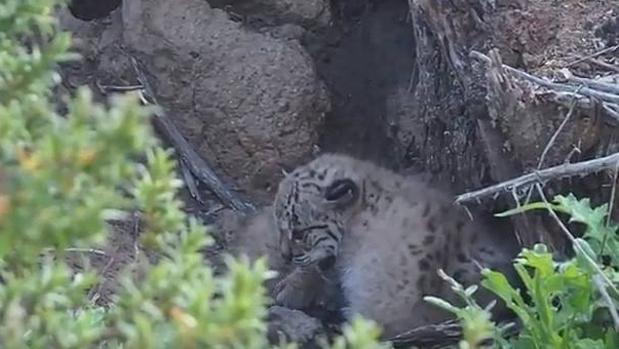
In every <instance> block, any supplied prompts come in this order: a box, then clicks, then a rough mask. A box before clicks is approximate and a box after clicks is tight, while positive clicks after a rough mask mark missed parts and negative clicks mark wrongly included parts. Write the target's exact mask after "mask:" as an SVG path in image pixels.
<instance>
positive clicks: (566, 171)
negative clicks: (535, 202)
mask: <svg viewBox="0 0 619 349" xmlns="http://www.w3.org/2000/svg"><path fill="white" fill-rule="evenodd" d="M617 161H619V152H618V153H614V154H611V155H608V156H605V157H602V158H598V159H593V160H588V161H581V162H575V163H570V164H562V165H558V166H554V167H550V168H546V169H543V170H540V171H535V172H533V173H529V174H526V175H524V176H520V177H517V178H514V179H510V180H508V181H505V182H502V183H498V184H495V185H492V186H489V187H486V188H484V189H480V190H476V191H473V192H468V193H464V194H461V195H458V196H457V197H456V202H457V203H463V202H467V201H472V200H479V199H481V198H484V197H488V196H492V195H495V194H498V193H501V192H503V191H508V192H509V191H511V190H513V189H514V188H518V187H523V186H528V185H530V184H533V183H536V182H538V183H544V182H546V181H549V180H553V179H558V178H565V177H573V176H585V175H588V174H590V173H594V172H599V171H602V170H607V169H610V168H614V166H615V164H616V163H617Z"/></svg>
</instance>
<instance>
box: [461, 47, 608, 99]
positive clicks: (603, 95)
mask: <svg viewBox="0 0 619 349" xmlns="http://www.w3.org/2000/svg"><path fill="white" fill-rule="evenodd" d="M470 55H471V57H473V58H475V59H478V60H480V61H482V62H485V63H487V64H490V63H491V62H492V60H491V59H490V57H488V56H486V55H484V54H483V53H481V52H477V51H471V53H470ZM502 66H503V68H504V69H506V70H508V71H510V72H512V73H514V74H515V75H517V76H519V77H521V78H523V79H525V80H529V81H532V82H534V83H536V84H538V85H540V86H544V87H546V88H550V89H553V90H557V91H563V92H571V93H576V92H577V90H578V89H579V87H576V86H571V85H564V84H559V83H556V82H552V81H550V80H547V79H543V78H540V77H537V76H534V75H531V74H529V73H525V72H523V71H522V70H518V69H516V68H512V67H510V66H508V65H505V64H503V65H502ZM579 93H580V94H582V95H585V96H588V97H594V98H597V99H599V100H601V101H604V102H610V103H613V104H619V95H617V94H613V93H607V92H600V91H597V90H594V89H592V88H589V87H580V91H579Z"/></svg>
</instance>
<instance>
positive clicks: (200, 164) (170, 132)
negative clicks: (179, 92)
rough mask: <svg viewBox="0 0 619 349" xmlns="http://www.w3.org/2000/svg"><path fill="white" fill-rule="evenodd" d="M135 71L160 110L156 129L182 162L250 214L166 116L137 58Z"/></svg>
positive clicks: (246, 205)
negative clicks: (172, 147)
mask: <svg viewBox="0 0 619 349" xmlns="http://www.w3.org/2000/svg"><path fill="white" fill-rule="evenodd" d="M131 62H132V64H133V69H134V70H135V72H136V74H137V76H138V80H139V82H140V83H141V84H142V85H143V86H144V89H143V90H142V95H143V97H144V99H145V100H146V102H148V103H150V104H154V105H156V106H157V107H158V108H157V110H156V111H155V118H154V121H155V127H156V128H157V129H159V131H160V132H162V133H163V134H164V135H165V136H166V137H167V138H168V140H169V141H170V143H172V145H173V146H174V148H175V149H176V151H177V152H178V153H179V155H180V157H181V162H182V163H184V164H186V165H187V168H188V169H189V170H190V171H191V173H193V175H194V176H196V177H197V178H198V179H199V180H200V181H202V183H204V184H205V185H206V186H207V187H208V188H209V189H210V190H211V191H212V192H213V193H214V194H215V195H216V196H217V197H218V198H219V199H220V200H221V201H222V202H223V203H224V204H226V206H229V207H231V208H233V209H235V210H237V211H241V212H244V213H248V212H251V211H253V210H254V207H253V205H251V204H250V203H248V202H245V201H244V200H242V199H241V198H240V197H238V196H237V195H236V194H234V193H233V192H232V191H230V189H228V187H227V185H225V184H224V183H223V182H222V181H221V180H220V179H219V177H218V176H217V175H216V174H215V172H214V171H213V170H212V169H211V167H210V166H209V165H208V164H207V163H206V161H205V160H204V159H202V158H201V157H200V155H198V153H196V151H195V150H193V147H192V146H191V145H190V144H189V142H187V140H185V137H183V135H182V134H181V133H180V131H178V129H177V128H176V126H175V125H174V123H173V122H172V120H171V119H170V118H169V117H168V116H167V115H166V114H165V112H164V111H163V108H161V105H160V104H159V103H158V102H157V99H156V98H155V95H154V93H153V90H152V89H151V87H150V85H149V83H148V80H147V79H146V75H145V74H144V73H143V72H142V71H141V70H140V68H139V66H138V63H137V61H136V59H135V58H133V57H131Z"/></svg>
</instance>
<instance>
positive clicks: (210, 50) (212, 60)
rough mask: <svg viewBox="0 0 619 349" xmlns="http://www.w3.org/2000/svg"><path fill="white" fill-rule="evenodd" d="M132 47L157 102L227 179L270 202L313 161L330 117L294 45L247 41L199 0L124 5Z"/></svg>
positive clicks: (319, 86) (261, 38) (264, 38)
mask: <svg viewBox="0 0 619 349" xmlns="http://www.w3.org/2000/svg"><path fill="white" fill-rule="evenodd" d="M122 10H123V26H124V39H125V44H126V46H127V47H128V48H129V49H131V50H132V51H134V52H135V53H136V55H137V56H138V57H139V59H140V61H141V62H142V63H143V64H144V65H145V66H146V68H147V71H148V72H149V75H150V76H151V77H152V80H151V84H152V85H153V88H154V89H155V90H156V93H157V96H158V98H159V102H160V103H161V104H162V105H163V107H164V108H166V110H167V111H168V114H169V115H170V117H172V118H173V119H174V121H175V123H176V125H177V126H178V127H179V129H180V131H181V133H182V134H183V135H184V136H185V137H186V138H187V139H188V140H189V141H190V143H192V145H193V146H194V147H195V149H196V150H197V151H198V152H199V153H200V155H202V156H203V157H204V158H206V159H208V160H209V161H210V162H211V163H212V164H213V166H214V167H215V168H217V169H218V170H219V172H220V173H219V174H220V175H224V176H227V177H228V178H227V179H228V180H232V181H233V182H235V183H237V184H239V185H240V186H241V187H242V188H243V189H246V190H247V191H249V192H250V193H251V194H264V193H265V192H269V191H271V190H272V189H273V188H274V185H275V183H274V181H276V180H278V179H279V178H281V177H280V176H281V168H282V167H287V166H294V165H296V164H297V163H298V162H299V161H302V160H303V159H304V158H305V157H307V156H309V155H310V154H311V151H312V147H313V145H314V144H315V143H316V142H317V140H318V135H317V128H318V127H319V126H321V125H322V122H323V119H324V115H325V113H326V112H327V111H329V109H330V102H329V98H328V96H327V93H326V89H325V87H324V85H323V83H322V82H321V81H320V80H319V79H318V78H317V76H316V72H315V70H314V67H313V62H312V60H311V58H310V57H309V55H308V54H306V52H305V51H304V49H303V48H302V47H301V46H300V44H299V43H298V42H297V41H296V40H279V39H276V38H274V37H273V36H270V35H265V34H260V33H254V32H249V31H247V30H245V29H243V28H241V27H240V24H238V23H235V22H233V21H231V20H230V19H229V18H228V16H227V15H226V13H225V12H223V11H221V10H217V9H211V8H210V7H209V5H208V4H207V3H206V2H205V1H200V0H182V1H181V0H178V1H173V2H172V1H165V0H135V1H130V2H125V3H124V4H123V9H122Z"/></svg>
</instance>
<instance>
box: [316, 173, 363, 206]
mask: <svg viewBox="0 0 619 349" xmlns="http://www.w3.org/2000/svg"><path fill="white" fill-rule="evenodd" d="M324 197H325V200H327V202H328V203H331V204H335V205H336V206H337V207H342V206H346V205H350V204H352V203H353V202H355V201H356V200H357V199H358V198H359V186H358V185H357V184H356V183H355V182H354V181H353V180H352V179H350V178H344V179H338V180H335V181H333V183H331V184H330V185H329V186H328V187H327V189H326V190H325V194H324Z"/></svg>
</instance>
